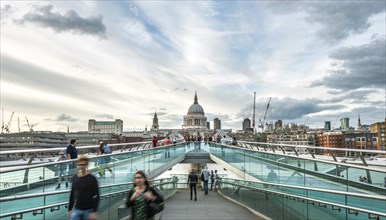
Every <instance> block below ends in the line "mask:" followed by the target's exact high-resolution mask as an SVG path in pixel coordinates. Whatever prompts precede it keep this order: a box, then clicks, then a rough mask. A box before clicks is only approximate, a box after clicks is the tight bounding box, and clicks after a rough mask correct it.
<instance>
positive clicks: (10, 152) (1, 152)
mask: <svg viewBox="0 0 386 220" xmlns="http://www.w3.org/2000/svg"><path fill="white" fill-rule="evenodd" d="M149 143H151V141H143V142H131V143H119V144H109V146H110V147H115V146H127V145H138V144H149ZM76 148H77V149H78V150H84V149H95V148H99V145H88V146H77V147H76ZM63 149H64V148H63V147H56V148H35V149H28V150H25V149H24V150H5V151H0V155H4V154H17V153H35V152H39V153H40V152H58V151H60V150H63Z"/></svg>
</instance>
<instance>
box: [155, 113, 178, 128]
mask: <svg viewBox="0 0 386 220" xmlns="http://www.w3.org/2000/svg"><path fill="white" fill-rule="evenodd" d="M182 119H183V115H177V114H167V113H165V114H163V115H162V117H161V118H159V122H158V124H159V126H160V128H161V129H162V128H181V126H182V123H183V121H182Z"/></svg>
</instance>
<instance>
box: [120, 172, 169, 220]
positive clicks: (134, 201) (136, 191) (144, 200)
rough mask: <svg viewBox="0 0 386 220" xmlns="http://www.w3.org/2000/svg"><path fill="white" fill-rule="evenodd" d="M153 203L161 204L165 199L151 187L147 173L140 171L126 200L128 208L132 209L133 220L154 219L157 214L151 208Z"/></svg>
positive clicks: (135, 175) (136, 174) (135, 176)
mask: <svg viewBox="0 0 386 220" xmlns="http://www.w3.org/2000/svg"><path fill="white" fill-rule="evenodd" d="M152 202H154V203H158V204H161V203H163V202H164V199H163V198H162V196H161V195H159V194H158V193H157V191H156V190H155V189H154V188H153V187H151V186H150V184H149V182H148V180H147V178H146V175H145V173H144V172H143V171H141V170H139V171H137V172H136V173H135V174H134V188H133V189H131V190H130V192H129V194H128V196H127V198H126V207H127V208H129V207H132V212H131V219H133V220H152V219H154V215H155V213H153V211H152V210H151V208H150V206H149V205H150V203H152Z"/></svg>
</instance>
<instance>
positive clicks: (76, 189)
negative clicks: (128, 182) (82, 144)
mask: <svg viewBox="0 0 386 220" xmlns="http://www.w3.org/2000/svg"><path fill="white" fill-rule="evenodd" d="M88 163H89V158H88V157H87V156H85V155H82V156H81V157H79V159H78V160H77V161H76V164H77V166H78V169H79V172H78V173H77V174H76V175H74V176H73V178H72V186H71V193H70V199H69V202H68V213H67V215H68V218H69V220H79V219H88V220H94V219H96V218H97V209H98V204H99V187H98V181H97V179H96V178H95V176H93V175H91V174H90V173H89V172H88Z"/></svg>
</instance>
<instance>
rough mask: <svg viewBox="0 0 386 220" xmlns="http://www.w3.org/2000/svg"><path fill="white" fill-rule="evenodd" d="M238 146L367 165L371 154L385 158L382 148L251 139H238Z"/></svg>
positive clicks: (385, 153)
mask: <svg viewBox="0 0 386 220" xmlns="http://www.w3.org/2000/svg"><path fill="white" fill-rule="evenodd" d="M238 146H239V147H244V148H248V149H255V150H260V151H272V152H274V153H276V152H278V153H282V154H285V155H289V154H295V155H296V156H300V155H305V154H308V155H310V156H311V157H312V158H315V156H318V155H321V156H330V157H331V159H332V160H334V161H335V162H338V159H337V157H338V156H341V157H347V158H345V159H344V160H342V162H351V161H354V160H356V161H360V162H361V163H360V164H362V165H365V166H367V165H368V163H367V160H366V157H367V158H369V159H370V158H371V159H372V160H376V158H374V157H373V156H381V157H383V158H386V151H384V150H370V149H352V148H333V147H320V146H307V145H296V144H276V143H263V142H251V141H239V142H238Z"/></svg>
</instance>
